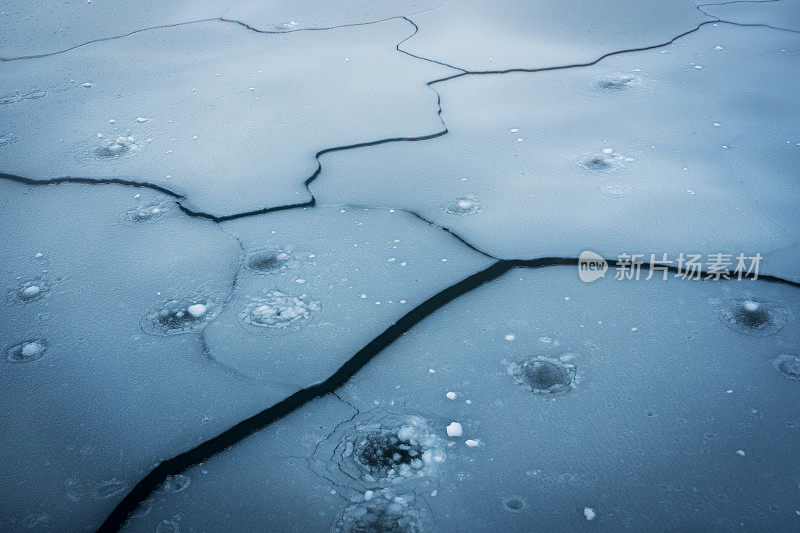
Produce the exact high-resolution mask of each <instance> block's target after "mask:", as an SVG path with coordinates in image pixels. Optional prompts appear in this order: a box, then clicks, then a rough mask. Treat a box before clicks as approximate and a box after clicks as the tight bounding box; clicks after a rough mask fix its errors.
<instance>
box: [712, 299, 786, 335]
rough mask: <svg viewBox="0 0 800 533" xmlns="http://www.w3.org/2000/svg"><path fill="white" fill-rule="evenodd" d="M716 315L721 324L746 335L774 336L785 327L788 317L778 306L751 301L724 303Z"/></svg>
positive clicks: (784, 310) (782, 308)
mask: <svg viewBox="0 0 800 533" xmlns="http://www.w3.org/2000/svg"><path fill="white" fill-rule="evenodd" d="M717 314H718V315H719V318H720V320H722V323H723V324H725V325H726V326H728V327H729V328H731V329H733V330H735V331H738V332H739V333H744V334H747V335H774V334H775V333H777V332H778V331H780V330H781V328H783V326H785V325H786V322H787V320H788V316H789V313H788V311H787V310H786V309H785V308H784V307H782V306H781V305H779V304H775V303H771V302H758V301H755V300H751V299H744V300H728V301H725V302H723V303H722V305H720V307H719V308H718V309H717Z"/></svg>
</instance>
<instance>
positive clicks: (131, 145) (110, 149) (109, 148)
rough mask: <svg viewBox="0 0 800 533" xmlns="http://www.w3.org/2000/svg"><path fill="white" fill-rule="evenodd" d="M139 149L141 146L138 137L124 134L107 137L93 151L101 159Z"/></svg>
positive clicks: (111, 157) (113, 157)
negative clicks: (137, 140) (112, 137)
mask: <svg viewBox="0 0 800 533" xmlns="http://www.w3.org/2000/svg"><path fill="white" fill-rule="evenodd" d="M139 150H140V146H139V143H138V142H136V139H134V138H133V137H125V136H122V137H117V138H115V139H106V140H105V141H103V142H102V143H101V144H100V146H98V147H96V148H95V149H94V151H93V153H94V155H95V156H97V157H99V158H101V159H115V158H118V157H122V156H125V155H131V154H134V153H136V152H138V151H139Z"/></svg>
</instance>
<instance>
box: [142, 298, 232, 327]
mask: <svg viewBox="0 0 800 533" xmlns="http://www.w3.org/2000/svg"><path fill="white" fill-rule="evenodd" d="M212 310H214V309H213V305H212V302H211V301H210V300H209V299H207V298H186V299H183V300H169V301H167V302H165V303H164V305H162V306H161V308H160V309H157V310H155V311H153V312H151V313H148V314H147V315H145V316H144V318H143V319H142V322H141V326H142V329H143V330H144V331H145V333H149V334H151V335H178V334H181V333H188V332H189V331H194V330H197V329H200V328H202V327H204V326H205V325H206V324H207V323H208V322H209V321H211V320H213V319H214V317H215V314H216V313H212V312H210V311H212Z"/></svg>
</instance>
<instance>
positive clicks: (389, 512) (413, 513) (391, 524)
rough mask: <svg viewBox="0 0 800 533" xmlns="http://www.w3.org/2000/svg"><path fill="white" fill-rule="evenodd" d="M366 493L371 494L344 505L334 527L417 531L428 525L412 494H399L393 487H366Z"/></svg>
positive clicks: (347, 532)
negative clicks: (378, 488)
mask: <svg viewBox="0 0 800 533" xmlns="http://www.w3.org/2000/svg"><path fill="white" fill-rule="evenodd" d="M367 494H368V497H367V495H365V496H364V501H361V502H356V503H353V504H352V505H350V506H348V507H346V508H345V510H344V511H343V512H342V514H341V516H340V517H339V519H338V520H337V521H336V524H335V526H334V527H333V531H335V532H341V533H364V532H368V531H376V532H377V531H388V532H393V533H416V532H418V531H422V530H424V529H426V528H425V523H426V521H427V520H426V518H427V517H425V516H424V515H423V513H422V512H421V511H420V509H418V508H416V507H415V506H414V501H415V498H414V496H413V495H410V494H396V493H395V492H394V491H392V490H390V489H381V490H378V491H375V492H372V491H367Z"/></svg>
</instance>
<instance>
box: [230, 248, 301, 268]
mask: <svg viewBox="0 0 800 533" xmlns="http://www.w3.org/2000/svg"><path fill="white" fill-rule="evenodd" d="M298 264H299V261H297V260H296V259H295V258H294V255H293V254H292V251H291V249H286V250H281V249H275V248H259V249H257V250H250V251H249V252H247V254H246V255H245V258H244V266H245V267H246V268H247V269H248V270H251V271H253V272H256V273H258V274H274V273H279V272H284V271H286V270H289V269H292V268H295V267H297V265H298Z"/></svg>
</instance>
